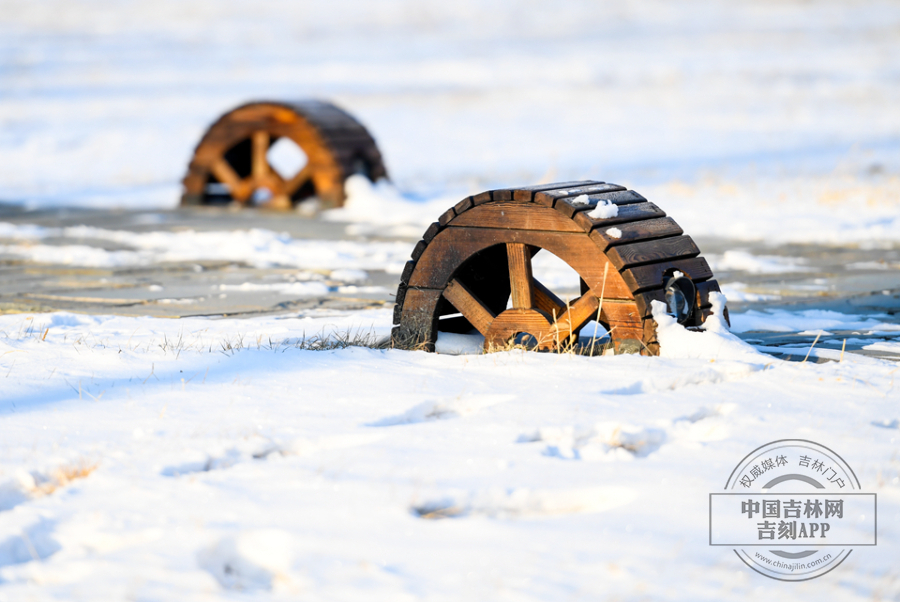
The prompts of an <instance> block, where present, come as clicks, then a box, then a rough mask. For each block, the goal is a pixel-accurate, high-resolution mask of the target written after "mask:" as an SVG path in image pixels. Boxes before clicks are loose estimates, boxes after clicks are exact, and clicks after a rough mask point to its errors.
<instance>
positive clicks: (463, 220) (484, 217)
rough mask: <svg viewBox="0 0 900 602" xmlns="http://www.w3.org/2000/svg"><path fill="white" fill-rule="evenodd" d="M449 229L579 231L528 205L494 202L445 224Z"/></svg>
mask: <svg viewBox="0 0 900 602" xmlns="http://www.w3.org/2000/svg"><path fill="white" fill-rule="evenodd" d="M448 226H449V227H477V228H504V229H511V228H515V229H517V230H552V231H556V232H581V231H582V230H581V228H580V227H579V226H577V225H576V224H575V223H574V222H573V221H572V220H570V219H568V218H566V217H564V216H562V215H560V214H559V213H558V212H556V211H554V210H552V209H548V208H546V207H540V206H537V205H534V204H531V203H515V202H496V203H490V204H487V205H480V206H478V207H473V208H472V209H469V210H468V211H466V212H464V213H463V214H462V215H458V216H456V218H454V219H453V220H451V221H450V222H449V223H448Z"/></svg>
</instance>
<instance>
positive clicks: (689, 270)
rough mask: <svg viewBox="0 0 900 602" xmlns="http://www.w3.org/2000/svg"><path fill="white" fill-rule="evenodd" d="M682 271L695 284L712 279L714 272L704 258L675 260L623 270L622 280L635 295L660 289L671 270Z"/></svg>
mask: <svg viewBox="0 0 900 602" xmlns="http://www.w3.org/2000/svg"><path fill="white" fill-rule="evenodd" d="M672 269H675V270H680V271H681V272H683V273H684V274H686V275H687V276H688V277H689V278H690V279H691V280H693V281H694V282H695V283H697V282H701V281H703V280H709V279H710V278H712V270H711V269H710V268H709V264H708V263H706V260H705V259H703V258H702V257H695V258H693V259H675V260H671V261H661V262H659V263H652V264H650V265H643V266H638V267H635V268H628V269H625V270H622V272H621V274H622V278H624V280H625V282H626V283H627V284H628V286H629V288H630V289H631V291H632V292H633V293H637V292H640V291H645V290H650V289H655V288H660V287H661V286H662V283H663V275H664V274H665V273H666V272H667V271H669V270H672Z"/></svg>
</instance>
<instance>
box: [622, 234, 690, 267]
mask: <svg viewBox="0 0 900 602" xmlns="http://www.w3.org/2000/svg"><path fill="white" fill-rule="evenodd" d="M699 254H700V249H698V248H697V245H695V244H694V241H693V240H692V239H691V237H690V236H675V237H672V238H660V239H657V240H649V241H643V242H636V243H631V244H627V245H619V246H617V247H612V248H611V249H609V250H608V251H607V252H606V256H607V257H609V260H610V261H611V262H612V264H613V265H614V266H616V268H618V269H619V270H623V269H625V268H627V267H632V266H637V265H642V264H645V263H653V262H656V261H662V260H663V259H678V258H682V257H696V256H697V255H699Z"/></svg>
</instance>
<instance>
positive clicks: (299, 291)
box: [219, 272, 365, 297]
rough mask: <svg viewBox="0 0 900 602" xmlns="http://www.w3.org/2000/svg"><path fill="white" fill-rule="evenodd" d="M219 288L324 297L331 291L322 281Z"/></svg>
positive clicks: (222, 288) (234, 285)
mask: <svg viewBox="0 0 900 602" xmlns="http://www.w3.org/2000/svg"><path fill="white" fill-rule="evenodd" d="M363 273H365V272H363ZM219 290H220V291H236V292H275V293H279V294H282V295H294V296H296V297H323V296H325V295H327V294H328V292H329V289H328V286H327V285H326V284H323V283H321V282H279V283H274V284H256V283H251V282H245V283H243V284H220V285H219Z"/></svg>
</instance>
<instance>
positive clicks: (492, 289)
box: [392, 180, 727, 355]
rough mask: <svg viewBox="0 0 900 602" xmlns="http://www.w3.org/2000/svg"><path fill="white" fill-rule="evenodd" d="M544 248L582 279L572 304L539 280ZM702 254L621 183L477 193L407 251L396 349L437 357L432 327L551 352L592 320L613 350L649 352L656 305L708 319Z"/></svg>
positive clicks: (690, 322) (710, 286) (684, 316)
mask: <svg viewBox="0 0 900 602" xmlns="http://www.w3.org/2000/svg"><path fill="white" fill-rule="evenodd" d="M539 252H549V253H552V254H553V255H556V256H557V257H558V258H560V259H561V260H562V261H564V262H565V263H566V264H568V266H570V267H571V268H572V269H573V270H574V271H575V272H577V274H578V277H579V279H580V288H581V291H580V296H579V297H577V298H576V299H574V300H571V301H569V302H563V301H562V300H561V298H560V296H559V295H557V294H555V293H554V292H553V291H552V290H550V288H548V287H547V286H545V285H544V284H542V283H541V282H540V281H539V280H538V279H537V278H535V277H534V272H533V269H532V258H533V257H534V256H535V255H536V254H537V253H539ZM699 255H700V250H699V249H698V248H697V245H696V244H694V241H693V240H691V238H690V237H689V236H685V235H684V232H683V231H682V229H681V228H680V227H679V226H678V224H676V223H675V221H673V220H672V219H671V218H669V217H666V214H665V212H663V211H662V210H661V209H660V208H659V207H657V206H656V205H654V204H653V203H651V202H648V201H647V199H645V198H644V197H642V196H641V195H639V194H638V193H636V192H634V191H632V190H626V189H625V188H624V187H622V186H618V185H616V184H608V183H604V182H596V181H592V180H587V181H578V182H560V183H556V184H545V185H540V186H530V187H524V188H514V189H502V190H492V191H488V192H483V193H481V194H478V195H475V196H471V197H468V198H466V199H463V200H462V201H460V202H459V203H458V204H457V205H455V206H454V207H452V208H450V209H449V210H447V212H446V213H444V214H443V215H442V216H441V217H440V219H439V221H437V222H435V223H433V224H432V225H431V226H430V227H429V228H428V230H427V231H426V232H425V235H424V237H423V239H422V240H421V241H419V243H418V244H417V245H416V247H415V249H414V250H413V253H412V259H411V260H410V261H409V262H407V264H406V267H405V268H404V270H403V274H402V276H401V283H400V286H399V288H398V289H397V299H396V305H395V307H394V324H395V326H394V329H393V331H392V339H393V344H394V346H396V347H403V348H425V349H428V350H434V344H435V342H436V340H437V336H438V333H439V332H453V333H467V332H472V331H477V332H479V333H481V334H482V335H484V339H485V342H484V347H485V350H490V349H496V348H503V347H504V346H507V345H508V344H509V343H510V342H526V341H527V342H526V345H528V346H530V347H534V348H537V349H540V350H553V349H559V348H563V347H565V346H566V345H568V344H569V343H571V342H573V341H575V340H577V336H578V334H579V331H580V330H581V329H582V328H583V327H584V326H585V324H587V323H588V322H589V321H591V320H596V319H597V318H598V317H599V320H598V322H599V323H600V324H602V325H603V327H604V328H605V329H606V330H607V331H608V332H609V336H610V339H611V344H612V348H614V349H615V352H616V353H642V354H644V355H656V354H658V352H659V343H658V341H657V338H656V323H655V322H654V321H653V318H652V316H651V302H652V301H654V300H657V301H661V302H663V303H666V304H667V306H668V308H669V312H670V313H671V314H672V315H674V316H675V317H676V318H677V319H678V321H679V322H680V323H681V324H684V325H685V326H688V327H698V326H700V325H702V324H703V322H704V321H705V320H706V318H707V316H708V315H709V314H710V308H711V305H710V302H709V293H710V292H711V291H718V290H719V286H718V284H717V283H716V281H715V280H713V279H712V277H713V274H712V271H711V270H710V268H709V265H708V264H707V263H706V260H705V259H703V258H702V257H700V256H699ZM598 310H599V311H598ZM726 318H727V316H726ZM586 334H589V333H586Z"/></svg>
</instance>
